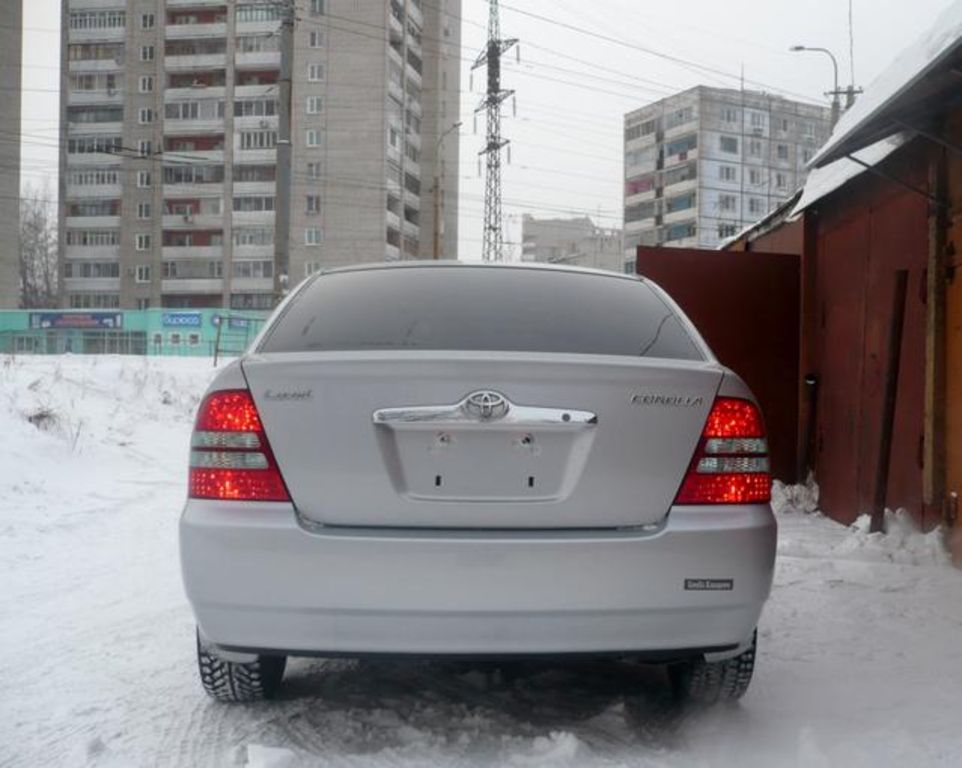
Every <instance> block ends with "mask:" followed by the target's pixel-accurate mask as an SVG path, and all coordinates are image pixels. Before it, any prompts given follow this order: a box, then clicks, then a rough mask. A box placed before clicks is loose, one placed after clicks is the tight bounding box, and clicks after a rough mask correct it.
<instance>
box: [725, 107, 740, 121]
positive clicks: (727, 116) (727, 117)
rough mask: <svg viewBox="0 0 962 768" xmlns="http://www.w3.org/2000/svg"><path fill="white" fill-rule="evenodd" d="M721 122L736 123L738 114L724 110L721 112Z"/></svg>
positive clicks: (734, 111)
mask: <svg viewBox="0 0 962 768" xmlns="http://www.w3.org/2000/svg"><path fill="white" fill-rule="evenodd" d="M722 120H724V121H725V122H726V123H737V122H738V112H737V111H736V110H734V109H730V108H726V109H723V110H722Z"/></svg>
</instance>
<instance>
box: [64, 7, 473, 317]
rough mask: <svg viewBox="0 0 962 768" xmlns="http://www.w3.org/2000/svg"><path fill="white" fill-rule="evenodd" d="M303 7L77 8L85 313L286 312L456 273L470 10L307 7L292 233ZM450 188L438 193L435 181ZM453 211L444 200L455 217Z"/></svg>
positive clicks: (70, 157)
mask: <svg viewBox="0 0 962 768" xmlns="http://www.w3.org/2000/svg"><path fill="white" fill-rule="evenodd" d="M286 4H287V3H286V0H274V1H273V2H265V1H264V0H261V1H259V2H248V1H245V0H126V1H124V0H116V2H111V0H63V35H64V41H63V42H64V44H63V92H62V99H61V100H62V112H63V114H62V126H63V127H62V131H63V137H62V138H63V150H62V155H61V200H62V203H61V219H60V232H61V264H62V278H63V283H62V284H63V301H64V303H65V305H66V306H68V307H77V308H88V307H90V308H94V307H118V306H119V307H129V308H138V307H148V306H150V307H158V306H163V307H208V306H229V307H232V308H236V309H263V308H268V307H270V306H272V304H273V300H274V299H273V292H274V276H275V264H274V251H275V238H278V237H287V238H289V243H290V275H289V280H290V283H291V284H292V285H293V284H294V283H297V282H298V281H299V280H300V279H301V278H303V277H304V276H306V275H308V274H310V273H312V272H314V271H316V270H318V269H321V268H324V267H328V266H336V265H341V264H350V263H357V262H368V261H383V260H385V259H387V260H392V259H394V260H396V259H410V258H431V257H432V256H433V255H434V253H435V249H434V246H433V240H434V237H433V235H434V227H435V219H434V211H435V210H443V212H444V213H443V216H444V222H443V224H442V225H441V227H442V229H443V232H444V236H443V241H442V247H441V248H439V249H438V250H441V251H442V253H443V256H444V257H446V258H452V257H455V256H456V244H457V196H458V136H457V134H456V133H451V134H450V135H448V136H446V138H445V139H444V141H443V142H442V141H439V138H440V137H441V136H442V135H444V133H445V131H446V130H447V129H448V128H449V127H450V126H451V125H453V124H454V123H456V122H457V120H458V113H459V95H460V28H459V24H458V19H459V16H460V0H432V3H431V4H430V5H429V4H428V3H423V4H422V2H421V0H364V2H357V0H296V1H295V2H294V6H295V9H294V18H295V25H294V49H293V62H294V63H293V71H294V76H293V83H292V147H293V164H292V168H293V171H292V178H293V183H292V206H291V226H290V230H289V231H288V232H283V233H280V232H276V231H275V228H274V211H275V192H276V175H275V174H276V154H277V153H276V144H277V134H278V110H279V106H280V105H279V95H280V87H279V82H278V80H279V76H280V63H281V51H280V40H281V34H280V26H281V19H282V15H283V13H284V10H285V6H286ZM435 180H437V183H435ZM435 195H438V196H439V198H443V203H442V201H441V200H440V199H438V200H437V201H436V199H435Z"/></svg>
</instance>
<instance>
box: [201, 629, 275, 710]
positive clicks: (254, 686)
mask: <svg viewBox="0 0 962 768" xmlns="http://www.w3.org/2000/svg"><path fill="white" fill-rule="evenodd" d="M286 662H287V659H286V658H285V657H284V656H258V657H257V660H256V661H253V662H250V663H246V664H243V663H238V662H233V661H226V660H224V659H221V658H220V657H218V656H216V655H215V654H214V653H212V652H211V651H210V650H209V649H208V648H206V647H205V645H204V643H203V641H202V640H201V639H200V637H199V636H198V638H197V668H198V671H199V672H200V682H201V685H202V686H203V687H204V690H205V691H206V692H207V695H208V696H210V697H211V698H212V699H216V700H217V701H223V702H228V703H243V702H251V701H261V700H263V699H272V698H274V696H275V695H276V693H277V690H278V688H279V687H280V684H281V680H282V678H283V677H284V667H285V666H286Z"/></svg>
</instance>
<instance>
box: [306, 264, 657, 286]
mask: <svg viewBox="0 0 962 768" xmlns="http://www.w3.org/2000/svg"><path fill="white" fill-rule="evenodd" d="M423 267H427V268H430V269H532V270H544V271H548V272H569V273H572V274H583V275H596V276H599V277H614V278H619V279H621V280H633V281H635V282H647V281H646V280H645V278H643V277H641V276H640V275H629V274H625V273H623V272H612V271H610V270H605V269H593V268H591V267H572V266H569V265H567V264H549V263H544V262H532V261H521V262H518V261H515V262H504V261H501V262H490V261H456V260H454V259H444V260H440V261H433V260H424V259H418V260H414V259H412V260H410V261H380V262H371V263H368V264H351V265H349V266H343V267H332V268H330V269H322V270H321V271H320V273H319V275H332V274H339V273H342V272H366V271H369V270H379V269H411V268H423Z"/></svg>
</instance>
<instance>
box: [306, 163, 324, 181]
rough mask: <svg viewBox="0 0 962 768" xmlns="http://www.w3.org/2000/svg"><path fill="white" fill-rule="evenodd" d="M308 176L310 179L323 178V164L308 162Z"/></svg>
mask: <svg viewBox="0 0 962 768" xmlns="http://www.w3.org/2000/svg"><path fill="white" fill-rule="evenodd" d="M307 178H309V179H319V178H321V164H320V163H308V164H307Z"/></svg>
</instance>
